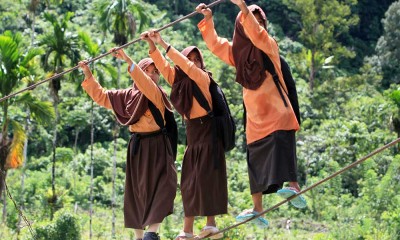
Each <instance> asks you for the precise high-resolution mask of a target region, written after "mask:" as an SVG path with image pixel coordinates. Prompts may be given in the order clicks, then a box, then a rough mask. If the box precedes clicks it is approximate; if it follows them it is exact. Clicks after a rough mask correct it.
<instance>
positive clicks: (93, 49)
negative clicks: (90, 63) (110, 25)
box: [78, 31, 100, 57]
mask: <svg viewBox="0 0 400 240" xmlns="http://www.w3.org/2000/svg"><path fill="white" fill-rule="evenodd" d="M78 36H79V39H80V40H81V41H82V42H83V43H84V45H83V49H84V50H85V51H86V52H87V53H89V55H90V56H91V57H93V56H96V55H98V54H99V52H100V48H99V45H98V44H97V43H95V42H94V41H92V39H91V38H90V36H89V34H87V33H86V32H84V31H80V32H79V33H78Z"/></svg>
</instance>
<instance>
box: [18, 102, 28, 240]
mask: <svg viewBox="0 0 400 240" xmlns="http://www.w3.org/2000/svg"><path fill="white" fill-rule="evenodd" d="M30 115H31V113H30V111H29V109H27V110H26V118H25V133H26V136H27V137H26V139H25V142H24V152H23V159H24V163H23V165H22V169H21V196H20V204H19V206H20V209H21V211H23V210H24V207H25V206H24V204H25V197H24V189H25V167H26V163H27V161H28V136H29V134H30V128H29V120H30ZM21 222H22V218H21V215H18V226H17V233H18V234H19V232H20V231H21V229H20V226H21Z"/></svg>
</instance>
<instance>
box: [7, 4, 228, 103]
mask: <svg viewBox="0 0 400 240" xmlns="http://www.w3.org/2000/svg"><path fill="white" fill-rule="evenodd" d="M224 1H226V0H217V1H215V2H212V3H210V4H209V5H207V6H206V8H211V7H213V6H215V5H218V4H220V3H222V2H224ZM196 14H198V12H196V11H194V12H192V13H190V14H188V15H186V16H183V17H181V18H179V19H177V20H175V21H173V22H171V23H168V24H167V25H165V26H163V27H161V28H158V29H156V30H155V31H156V32H161V31H162V30H164V29H166V28H169V27H171V26H173V25H175V24H177V23H179V22H182V21H183V20H185V19H188V18H191V17H193V16H194V15H196ZM140 40H141V39H140V38H137V39H135V40H133V41H131V42H128V43H126V44H124V45H121V46H119V47H116V48H114V51H112V52H115V51H117V50H119V49H122V48H126V47H127V46H130V45H132V44H134V43H137V42H139V41H140ZM112 52H106V53H103V54H101V55H99V56H97V57H94V58H92V59H89V60H88V62H87V63H88V64H89V63H91V62H94V61H96V60H99V59H100V58H103V57H105V56H107V55H109V54H111V53H112ZM78 68H79V65H76V66H75V67H72V68H70V69H68V70H66V71H63V72H61V73H57V74H55V75H53V76H51V77H49V78H47V79H45V80H42V81H39V82H37V83H34V84H32V85H30V86H29V87H26V88H24V89H22V90H20V91H17V92H15V93H12V94H9V95H7V96H5V97H2V98H0V102H3V101H4V100H7V99H9V98H11V97H14V96H16V95H18V94H20V93H23V92H25V91H28V90H32V89H33V88H35V87H37V86H39V85H41V84H43V83H45V82H48V81H51V80H54V79H57V78H59V77H61V76H63V75H65V74H67V73H70V72H72V71H74V70H76V69H78Z"/></svg>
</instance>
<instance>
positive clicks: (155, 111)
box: [149, 101, 167, 134]
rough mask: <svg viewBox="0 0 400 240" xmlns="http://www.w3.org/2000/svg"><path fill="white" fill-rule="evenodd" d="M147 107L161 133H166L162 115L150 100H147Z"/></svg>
mask: <svg viewBox="0 0 400 240" xmlns="http://www.w3.org/2000/svg"><path fill="white" fill-rule="evenodd" d="M149 109H150V112H151V114H152V115H153V117H154V120H155V121H156V123H157V125H158V126H159V127H160V129H161V131H162V133H163V134H167V129H166V128H165V124H164V118H163V117H162V115H161V112H160V110H159V109H158V108H157V107H156V106H155V105H154V103H152V102H151V101H149ZM166 111H167V110H166Z"/></svg>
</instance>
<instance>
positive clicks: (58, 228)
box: [35, 212, 81, 240]
mask: <svg viewBox="0 0 400 240" xmlns="http://www.w3.org/2000/svg"><path fill="white" fill-rule="evenodd" d="M35 236H36V239H43V240H46V239H57V240H61V239H71V240H78V239H81V236H80V227H79V223H78V219H77V218H76V217H75V216H74V215H72V214H70V213H68V212H65V213H61V214H58V216H56V221H55V223H52V224H48V225H45V226H42V227H38V228H36V229H35Z"/></svg>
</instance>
